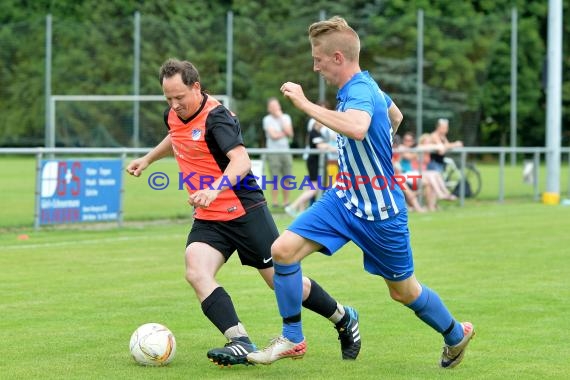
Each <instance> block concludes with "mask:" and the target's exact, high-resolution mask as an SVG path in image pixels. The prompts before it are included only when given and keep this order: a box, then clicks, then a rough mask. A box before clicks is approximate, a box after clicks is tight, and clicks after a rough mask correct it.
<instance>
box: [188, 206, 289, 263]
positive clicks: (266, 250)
mask: <svg viewBox="0 0 570 380" xmlns="http://www.w3.org/2000/svg"><path fill="white" fill-rule="evenodd" d="M278 237H279V231H278V230H277V226H276V225H275V221H274V220H273V217H272V216H271V213H270V212H269V209H268V208H267V205H263V206H260V207H257V208H255V209H253V210H249V211H248V212H247V214H245V215H243V216H240V217H239V218H237V219H234V220H229V221H225V222H217V221H211V220H198V219H196V220H194V224H193V225H192V229H191V230H190V233H189V234H188V240H187V241H186V246H187V247H188V245H190V243H194V242H201V243H205V244H208V245H209V246H211V247H213V248H215V249H217V250H218V251H220V252H221V253H222V255H224V257H225V259H226V261H228V259H229V258H230V256H231V255H232V254H233V253H234V252H235V251H236V250H237V252H238V255H239V259H240V260H241V263H242V265H248V266H251V267H254V268H257V269H265V268H270V267H272V266H273V261H272V260H271V244H273V242H274V241H275V240H276V239H277V238H278Z"/></svg>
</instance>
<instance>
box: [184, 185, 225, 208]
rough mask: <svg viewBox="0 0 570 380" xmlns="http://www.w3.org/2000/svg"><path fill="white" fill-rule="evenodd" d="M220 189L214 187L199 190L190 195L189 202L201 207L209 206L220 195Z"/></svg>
mask: <svg viewBox="0 0 570 380" xmlns="http://www.w3.org/2000/svg"><path fill="white" fill-rule="evenodd" d="M218 194H219V191H218V190H214V189H205V190H198V191H196V192H195V193H193V194H191V195H190V198H188V203H189V204H190V205H191V206H194V207H199V208H208V207H209V206H210V204H211V203H212V202H213V201H214V200H215V199H216V198H217V197H218Z"/></svg>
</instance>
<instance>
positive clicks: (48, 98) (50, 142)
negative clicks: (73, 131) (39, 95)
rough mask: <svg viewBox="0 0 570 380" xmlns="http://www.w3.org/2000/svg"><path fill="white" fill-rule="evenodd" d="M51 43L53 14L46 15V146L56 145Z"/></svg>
mask: <svg viewBox="0 0 570 380" xmlns="http://www.w3.org/2000/svg"><path fill="white" fill-rule="evenodd" d="M51 43H52V29H51V15H50V14H48V15H47V16H46V57H45V59H46V62H45V70H46V78H45V98H46V99H45V100H46V111H45V121H44V122H45V132H44V145H45V147H46V148H53V147H55V141H54V140H52V138H51V137H52V136H55V134H54V133H53V128H54V126H53V124H51V120H52V119H51V115H50V110H51V108H50V107H51Z"/></svg>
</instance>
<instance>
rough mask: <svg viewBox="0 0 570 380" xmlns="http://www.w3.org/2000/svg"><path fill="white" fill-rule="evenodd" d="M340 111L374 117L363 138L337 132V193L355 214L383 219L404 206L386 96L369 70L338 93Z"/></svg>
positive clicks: (364, 217)
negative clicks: (395, 164) (394, 165)
mask: <svg viewBox="0 0 570 380" xmlns="http://www.w3.org/2000/svg"><path fill="white" fill-rule="evenodd" d="M337 101H338V104H337V107H336V110H337V111H341V112H344V111H346V110H348V109H356V110H360V111H365V112H368V114H370V116H371V118H372V120H371V123H370V127H369V129H368V133H367V135H366V137H365V138H364V140H362V141H356V140H353V139H350V138H348V137H346V136H343V135H340V134H339V135H338V137H337V144H338V151H339V159H338V162H339V176H337V183H336V185H335V189H336V194H337V195H338V197H339V198H340V199H341V201H343V203H344V205H345V206H346V208H348V209H349V210H350V211H351V212H352V213H353V214H355V215H356V216H358V217H360V218H363V219H367V220H384V219H388V218H390V217H393V216H395V215H397V214H398V213H399V212H400V210H402V209H403V208H404V207H405V200H404V194H403V193H402V190H401V189H400V186H399V184H398V183H396V180H397V178H395V177H394V167H393V165H392V127H391V125H390V119H389V117H388V107H389V106H390V105H391V104H392V100H391V99H390V98H389V97H388V96H387V95H385V94H384V93H383V92H382V90H381V89H380V87H379V86H378V84H377V83H376V82H375V81H374V79H372V77H371V76H370V74H369V73H368V72H367V71H363V72H360V73H358V74H356V75H354V76H353V77H352V78H351V79H350V81H348V82H347V83H346V84H345V85H344V86H343V87H342V88H341V89H340V90H339V91H338V93H337Z"/></svg>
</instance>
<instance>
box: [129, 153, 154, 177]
mask: <svg viewBox="0 0 570 380" xmlns="http://www.w3.org/2000/svg"><path fill="white" fill-rule="evenodd" d="M148 165H149V163H148V161H147V160H145V159H144V158H143V157H141V158H137V159H135V160H132V161H131V162H130V163H129V164H128V165H127V173H129V174H130V175H133V176H135V177H139V176H140V175H141V173H142V171H143V170H145V169H146V168H147V167H148Z"/></svg>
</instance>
